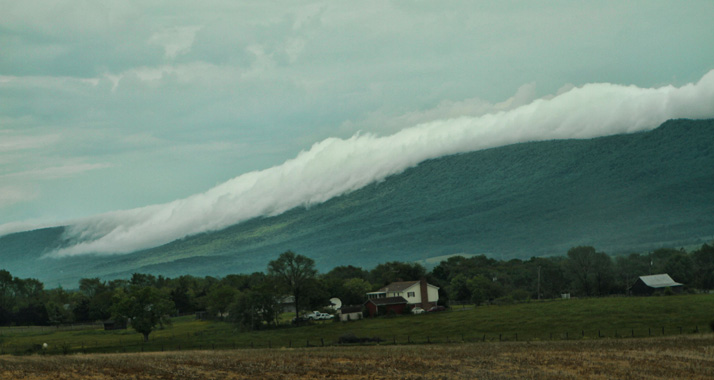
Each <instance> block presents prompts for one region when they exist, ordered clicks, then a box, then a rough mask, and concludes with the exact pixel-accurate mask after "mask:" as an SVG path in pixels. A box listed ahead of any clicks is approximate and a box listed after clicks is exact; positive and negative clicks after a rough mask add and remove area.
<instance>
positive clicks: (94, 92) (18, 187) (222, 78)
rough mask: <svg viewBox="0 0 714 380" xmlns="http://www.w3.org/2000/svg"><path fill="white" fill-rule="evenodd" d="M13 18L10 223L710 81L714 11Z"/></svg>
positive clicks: (8, 38)
mask: <svg viewBox="0 0 714 380" xmlns="http://www.w3.org/2000/svg"><path fill="white" fill-rule="evenodd" d="M147 4H149V5H147ZM0 9H1V10H2V11H0V225H2V224H3V223H9V222H20V221H28V220H30V221H40V222H56V221H62V220H67V219H72V218H78V217H84V216H89V215H93V214H97V213H103V212H109V211H114V210H120V209H130V208H136V207H143V206H147V205H151V204H156V203H164V202H169V201H172V200H175V199H180V198H184V197H187V196H190V195H192V194H197V193H201V192H204V191H206V190H208V189H209V188H212V187H213V186H215V185H217V184H220V183H223V182H225V181H227V180H229V179H231V178H234V177H236V176H238V175H240V174H243V173H246V172H249V171H253V170H259V169H265V168H268V167H271V166H274V165H280V164H282V163H283V162H284V161H285V160H287V159H291V158H293V157H295V156H296V155H297V154H298V153H299V152H300V151H301V150H307V149H310V147H311V146H312V144H314V143H316V142H319V141H322V140H324V139H326V138H328V137H339V138H348V137H350V136H352V135H354V134H355V133H356V132H358V131H362V132H363V133H374V134H375V135H377V136H388V135H391V134H394V133H396V132H398V131H400V130H402V129H404V128H406V127H411V126H414V125H416V124H419V123H422V122H429V121H434V120H443V119H449V118H455V117H461V116H479V115H482V114H484V113H488V112H494V111H499V110H507V109H513V108H514V107H517V106H519V105H523V104H527V103H529V102H531V101H533V100H534V99H537V98H540V97H544V96H548V95H555V94H557V93H559V91H561V92H562V91H564V90H566V89H568V88H571V87H573V86H576V87H580V86H583V85H585V84H588V83H615V84H622V85H634V86H637V87H643V88H649V87H660V86H665V85H673V86H675V87H679V86H682V85H685V84H687V83H691V82H697V81H698V80H699V79H700V78H702V77H703V76H704V75H705V74H706V73H707V72H709V71H710V70H712V69H714V48H712V46H714V22H712V19H714V1H710V0H706V1H612V2H605V1H538V2H533V1H498V2H491V1H488V2H485V1H463V2H449V1H446V2H444V1H440V2H433V1H363V2H359V3H355V2H337V1H322V2H307V1H233V0H226V1H215V0H209V1H200V2H196V1H175V0H172V1H126V0H120V1H94V0H82V1H79V0H76V1H30V0H25V1H16V0H0Z"/></svg>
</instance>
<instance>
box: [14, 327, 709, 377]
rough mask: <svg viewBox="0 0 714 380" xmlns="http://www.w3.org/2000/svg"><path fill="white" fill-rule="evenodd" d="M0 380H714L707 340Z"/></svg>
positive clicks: (54, 368)
mask: <svg viewBox="0 0 714 380" xmlns="http://www.w3.org/2000/svg"><path fill="white" fill-rule="evenodd" d="M0 378H2V379H16V380H40V379H53V380H62V379H67V380H70V379H72V380H75V379H78V380H83V379H92V380H102V379H132V380H154V379H186V380H192V379H201V380H203V379H257V378H259V379H311V380H314V379H328V378H329V379H513V378H522V379H712V378H714V335H712V334H703V335H683V336H677V337H657V338H634V339H599V340H571V341H550V342H502V343H497V342H487V343H458V344H440V345H428V346H427V345H406V346H405V345H402V346H393V345H389V346H381V345H380V346H362V347H337V348H335V347H329V348H328V347H325V348H319V347H318V348H292V349H277V350H268V349H255V350H225V351H205V350H204V351H182V352H176V351H174V352H170V353H169V352H163V353H162V352H154V353H131V354H93V355H85V354H77V355H70V356H40V355H33V356H7V355H5V356H0Z"/></svg>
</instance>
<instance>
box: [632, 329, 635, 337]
mask: <svg viewBox="0 0 714 380" xmlns="http://www.w3.org/2000/svg"><path fill="white" fill-rule="evenodd" d="M632 337H633V338H634V337H635V329H632Z"/></svg>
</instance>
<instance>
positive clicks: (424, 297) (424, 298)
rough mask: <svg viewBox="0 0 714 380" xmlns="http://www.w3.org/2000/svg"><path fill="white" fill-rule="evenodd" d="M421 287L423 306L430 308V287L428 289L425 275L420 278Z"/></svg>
mask: <svg viewBox="0 0 714 380" xmlns="http://www.w3.org/2000/svg"><path fill="white" fill-rule="evenodd" d="M419 287H420V288H421V289H420V291H421V308H422V309H424V310H429V307H430V306H429V289H427V286H426V278H425V277H422V278H421V279H419Z"/></svg>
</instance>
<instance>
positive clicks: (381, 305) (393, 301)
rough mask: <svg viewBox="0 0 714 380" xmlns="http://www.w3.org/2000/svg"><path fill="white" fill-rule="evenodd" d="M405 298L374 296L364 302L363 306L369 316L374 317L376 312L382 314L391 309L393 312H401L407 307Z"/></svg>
mask: <svg viewBox="0 0 714 380" xmlns="http://www.w3.org/2000/svg"><path fill="white" fill-rule="evenodd" d="M407 303H408V302H407V300H405V299H404V297H388V298H374V299H370V300H368V301H367V302H365V304H364V305H365V306H366V307H367V310H368V311H369V316H370V317H374V316H375V315H377V314H378V312H382V313H384V314H387V313H389V312H390V311H393V312H394V313H395V314H402V312H403V311H404V309H405V308H406V307H407Z"/></svg>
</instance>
